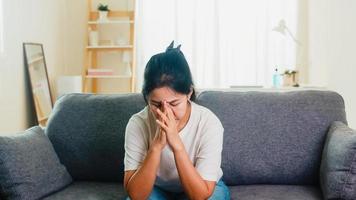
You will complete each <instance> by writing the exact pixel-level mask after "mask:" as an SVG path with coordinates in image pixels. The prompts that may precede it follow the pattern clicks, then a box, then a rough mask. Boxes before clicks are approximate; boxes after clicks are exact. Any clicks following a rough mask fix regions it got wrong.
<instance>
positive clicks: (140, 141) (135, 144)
mask: <svg viewBox="0 0 356 200" xmlns="http://www.w3.org/2000/svg"><path fill="white" fill-rule="evenodd" d="M146 139H147V137H146V134H145V132H144V128H143V124H140V123H139V122H138V121H137V120H136V119H135V118H133V117H132V118H131V119H130V120H129V122H128V124H127V126H126V131H125V158H124V165H125V171H128V170H135V169H137V168H138V167H139V166H140V165H141V164H142V162H143V160H144V159H145V157H146V154H147V149H148V142H147V141H146Z"/></svg>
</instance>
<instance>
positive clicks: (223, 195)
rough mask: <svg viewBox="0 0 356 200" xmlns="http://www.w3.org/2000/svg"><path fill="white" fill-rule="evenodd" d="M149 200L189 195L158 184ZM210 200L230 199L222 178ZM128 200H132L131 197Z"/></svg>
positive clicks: (180, 199) (184, 197) (185, 198)
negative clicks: (167, 189)
mask: <svg viewBox="0 0 356 200" xmlns="http://www.w3.org/2000/svg"><path fill="white" fill-rule="evenodd" d="M147 199H148V200H168V199H178V200H188V197H187V196H186V194H184V193H173V192H168V191H165V190H163V189H162V188H159V187H157V186H154V187H153V189H152V192H151V194H150V196H149V197H148V198H147ZM209 199H210V200H230V191H229V188H228V187H227V186H226V185H225V183H224V182H223V181H222V180H219V181H218V183H217V184H216V185H215V189H214V192H213V194H212V195H211V196H210V197H209ZM126 200H130V198H129V197H127V198H126Z"/></svg>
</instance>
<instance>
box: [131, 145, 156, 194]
mask: <svg viewBox="0 0 356 200" xmlns="http://www.w3.org/2000/svg"><path fill="white" fill-rule="evenodd" d="M160 157H161V150H160V149H158V148H150V149H149V150H148V153H147V156H146V158H145V160H144V161H143V164H142V165H141V167H140V168H139V169H137V171H136V172H135V174H133V175H132V177H131V178H130V180H129V181H128V183H127V186H126V190H127V193H128V195H129V196H130V198H131V199H132V200H141V199H147V198H148V196H149V195H150V193H151V191H152V188H153V185H154V182H155V180H156V173H157V169H158V166H159V163H160Z"/></svg>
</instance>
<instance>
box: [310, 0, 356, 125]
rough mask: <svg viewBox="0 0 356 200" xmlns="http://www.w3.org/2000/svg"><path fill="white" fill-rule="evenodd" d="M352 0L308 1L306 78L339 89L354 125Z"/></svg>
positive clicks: (355, 32)
mask: <svg viewBox="0 0 356 200" xmlns="http://www.w3.org/2000/svg"><path fill="white" fill-rule="evenodd" d="M355 11H356V1H355V0H313V1H309V66H310V71H309V80H310V82H311V84H316V85H325V86H327V88H329V89H331V90H335V91H337V92H339V93H340V94H341V95H342V96H343V97H344V99H345V104H346V113H347V117H348V122H349V125H350V126H351V127H352V128H356V89H355V86H356V37H355V36H356V23H355V19H356V12H355Z"/></svg>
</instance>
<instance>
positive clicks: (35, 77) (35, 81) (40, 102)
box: [23, 43, 53, 126]
mask: <svg viewBox="0 0 356 200" xmlns="http://www.w3.org/2000/svg"><path fill="white" fill-rule="evenodd" d="M23 50H24V54H25V55H24V57H25V65H26V66H25V67H26V69H27V70H28V75H29V79H30V83H31V84H30V85H31V87H30V88H31V92H32V97H33V102H34V104H35V105H34V107H35V110H36V116H37V121H38V124H40V125H42V126H45V125H46V122H47V119H48V117H49V115H50V113H51V111H52V108H53V102H52V95H51V90H50V85H49V81H48V74H47V67H46V60H45V56H44V52H43V45H42V44H38V43H23Z"/></svg>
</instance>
